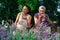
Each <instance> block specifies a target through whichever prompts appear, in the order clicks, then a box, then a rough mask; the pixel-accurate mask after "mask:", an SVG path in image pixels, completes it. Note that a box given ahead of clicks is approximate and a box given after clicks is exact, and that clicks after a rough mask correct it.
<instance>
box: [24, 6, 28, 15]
mask: <svg viewBox="0 0 60 40" xmlns="http://www.w3.org/2000/svg"><path fill="white" fill-rule="evenodd" d="M23 12H24V13H26V14H27V13H28V12H29V10H28V7H26V6H24V7H23Z"/></svg>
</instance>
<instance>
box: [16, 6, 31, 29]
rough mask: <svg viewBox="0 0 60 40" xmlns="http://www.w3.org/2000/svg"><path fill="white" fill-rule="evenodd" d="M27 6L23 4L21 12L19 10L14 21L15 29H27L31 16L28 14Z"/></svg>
mask: <svg viewBox="0 0 60 40" xmlns="http://www.w3.org/2000/svg"><path fill="white" fill-rule="evenodd" d="M29 11H30V10H29V7H28V6H24V7H23V10H22V12H19V13H18V15H17V18H16V21H15V24H16V25H17V29H19V30H22V29H29V28H30V23H31V19H32V17H31V16H30V15H29V14H28V13H29Z"/></svg>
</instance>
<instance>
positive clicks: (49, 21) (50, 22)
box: [47, 18, 55, 26]
mask: <svg viewBox="0 0 60 40" xmlns="http://www.w3.org/2000/svg"><path fill="white" fill-rule="evenodd" d="M47 21H48V23H49V24H51V25H52V26H55V25H54V24H53V22H52V21H51V20H50V19H49V18H48V19H47Z"/></svg>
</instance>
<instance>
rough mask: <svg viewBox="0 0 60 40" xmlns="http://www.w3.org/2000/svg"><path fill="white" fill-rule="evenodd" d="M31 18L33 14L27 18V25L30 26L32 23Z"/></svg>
mask: <svg viewBox="0 0 60 40" xmlns="http://www.w3.org/2000/svg"><path fill="white" fill-rule="evenodd" d="M31 20H32V16H30V17H29V19H28V20H27V26H28V27H29V26H30V24H31Z"/></svg>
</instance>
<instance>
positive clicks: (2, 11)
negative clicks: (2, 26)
mask: <svg viewBox="0 0 60 40" xmlns="http://www.w3.org/2000/svg"><path fill="white" fill-rule="evenodd" d="M24 5H28V6H29V7H30V8H31V10H30V11H31V13H30V14H31V15H32V17H33V16H34V14H35V13H37V12H38V7H39V6H40V5H44V6H45V7H46V8H47V10H46V13H47V14H48V15H49V17H50V19H51V20H52V21H54V22H57V25H59V24H60V0H0V23H1V21H2V20H7V18H8V17H9V16H11V17H12V18H13V21H15V19H16V16H17V14H18V12H20V11H22V7H23V6H24ZM32 19H33V18H32ZM33 23H34V20H32V24H33Z"/></svg>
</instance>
